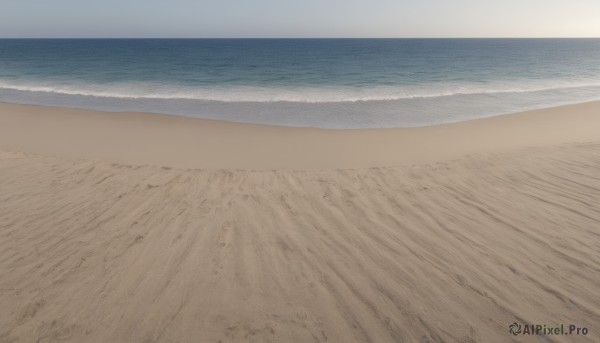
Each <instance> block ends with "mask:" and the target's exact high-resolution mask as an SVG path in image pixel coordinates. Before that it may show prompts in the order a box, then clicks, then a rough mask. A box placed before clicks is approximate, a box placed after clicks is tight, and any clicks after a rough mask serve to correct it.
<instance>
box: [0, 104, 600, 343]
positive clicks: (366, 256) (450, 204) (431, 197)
mask: <svg viewBox="0 0 600 343" xmlns="http://www.w3.org/2000/svg"><path fill="white" fill-rule="evenodd" d="M599 114H600V102H588V103H581V104H575V105H566V106H561V107H553V108H548V109H541V110H534V111H527V112H522V113H515V114H510V115H502V116H496V117H492V118H484V119H476V120H471V121H465V122H459V123H452V124H444V125H435V126H427V127H419V128H398V129H353V130H329V129H318V128H294V127H281V126H269V125H257V124H240V123H233V122H225V121H216V120H202V119H196V118H187V117H180V116H170V115H161V114H150V113H131V112H101V111H95V110H80V109H66V108H59V107H44V106H33V105H15V104H6V103H2V104H0V276H1V277H0V342H63V341H64V342H223V343H224V342H247V341H248V342H463V343H466V342H511V341H516V342H526V341H531V340H538V338H540V339H542V341H545V342H572V341H577V342H595V341H598V340H599V335H600V298H599V297H598V294H600V254H599V251H600V230H599V229H600V135H599V133H600V115H599ZM514 322H517V323H521V324H523V325H525V324H540V325H547V326H557V325H560V324H564V325H567V326H568V325H571V324H572V325H576V326H578V327H585V328H587V329H588V332H589V333H588V334H587V335H580V336H577V337H575V336H561V335H541V336H540V337H537V338H536V337H529V336H522V335H521V336H513V335H512V334H510V333H509V325H511V324H512V323H514Z"/></svg>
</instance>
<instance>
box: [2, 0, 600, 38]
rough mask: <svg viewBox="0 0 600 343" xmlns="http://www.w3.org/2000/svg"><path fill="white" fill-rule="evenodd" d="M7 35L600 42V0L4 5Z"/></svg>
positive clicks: (8, 0) (109, 0) (113, 0)
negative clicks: (562, 39)
mask: <svg viewBox="0 0 600 343" xmlns="http://www.w3.org/2000/svg"><path fill="white" fill-rule="evenodd" d="M0 37H3V38H32V37H44V38H45V37H48V38H59V37H65V38H81V37H90V38H110V37H122V38H124V37H143V38H149V37H157V38H163V37H182V38H271V37H272V38H286V37H290V38H299V37H315V38H325V37H358V38H368V37H382V38H391V37H397V38H405V37H415V38H422V37H600V0H195V1H193V0H96V1H93V0H0Z"/></svg>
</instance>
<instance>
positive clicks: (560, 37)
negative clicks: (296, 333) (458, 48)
mask: <svg viewBox="0 0 600 343" xmlns="http://www.w3.org/2000/svg"><path fill="white" fill-rule="evenodd" d="M0 39H49V40H50V39H249V40H250V39H315V40H317V39H600V36H554V37H536V36H532V37H508V36H507V37H0Z"/></svg>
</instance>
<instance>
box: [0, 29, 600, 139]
mask: <svg viewBox="0 0 600 343" xmlns="http://www.w3.org/2000/svg"><path fill="white" fill-rule="evenodd" d="M598 99H600V39H65V40H62V39H58V40H56V39H53V40H37V39H27V40H20V39H10V40H0V101H2V102H12V103H28V104H42V105H53V106H66V107H77V108H91V109H101V110H107V111H149V112H158V113H166V114H179V115H187V116H193V117H199V118H208V119H223V120H232V121H240V122H252V123H265V124H276V125H290V126H308V127H321V128H375V127H414V126H426V125H433V124H439V123H446V122H455V121H462V120H468V119H474V118H481V117H487V116H493V115H499V114H504V113H511V112H516V111H521V110H527V109H533V108H541V107H550V106H555V105H562V104H568V103H576V102H583V101H590V100H598Z"/></svg>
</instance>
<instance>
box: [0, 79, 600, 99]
mask: <svg viewBox="0 0 600 343" xmlns="http://www.w3.org/2000/svg"><path fill="white" fill-rule="evenodd" d="M598 86H600V80H594V79H590V80H515V81H495V82H487V83H431V84H426V85H419V86H417V85H410V86H381V85H378V86H371V87H354V86H313V87H300V86H297V87H290V86H282V87H274V86H270V87H266V86H265V87H262V86H215V87H206V86H186V85H168V84H160V83H141V82H128V83H110V84H93V83H83V82H81V83H73V82H64V83H63V82H57V81H55V82H35V81H23V80H0V89H4V90H13V91H21V92H37V93H50V94H62V95H74V96H86V97H97V98H117V99H159V100H160V99H165V100H177V99H180V100H199V101H215V102H251V103H269V102H298V103H344V102H349V103H351V102H366V101H393V100H403V99H417V98H423V99H426V98H437V97H448V96H455V95H490V96H493V95H494V94H505V93H527V92H539V91H549V90H568V89H571V88H585V87H598Z"/></svg>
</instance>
